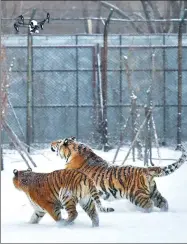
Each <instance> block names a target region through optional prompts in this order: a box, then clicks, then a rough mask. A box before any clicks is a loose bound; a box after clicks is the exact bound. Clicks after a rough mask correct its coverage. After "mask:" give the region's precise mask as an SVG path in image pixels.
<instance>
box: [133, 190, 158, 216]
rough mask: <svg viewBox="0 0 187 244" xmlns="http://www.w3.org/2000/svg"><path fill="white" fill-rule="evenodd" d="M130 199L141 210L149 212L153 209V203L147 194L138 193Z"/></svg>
mask: <svg viewBox="0 0 187 244" xmlns="http://www.w3.org/2000/svg"><path fill="white" fill-rule="evenodd" d="M130 201H131V202H132V203H134V204H135V205H136V206H138V207H140V208H141V209H142V210H143V212H146V213H150V212H151V211H152V209H153V206H154V203H153V200H152V199H151V198H150V196H149V195H147V194H141V195H140V194H139V195H138V196H136V197H135V198H134V199H133V198H131V199H130Z"/></svg>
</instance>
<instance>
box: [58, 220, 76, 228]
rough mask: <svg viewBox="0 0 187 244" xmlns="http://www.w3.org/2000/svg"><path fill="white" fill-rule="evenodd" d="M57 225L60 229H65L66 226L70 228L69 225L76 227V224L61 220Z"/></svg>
mask: <svg viewBox="0 0 187 244" xmlns="http://www.w3.org/2000/svg"><path fill="white" fill-rule="evenodd" d="M57 225H58V227H59V228H61V227H65V226H68V225H74V222H68V221H67V220H65V219H61V220H59V221H58V222H57Z"/></svg>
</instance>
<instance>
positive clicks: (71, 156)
mask: <svg viewBox="0 0 187 244" xmlns="http://www.w3.org/2000/svg"><path fill="white" fill-rule="evenodd" d="M181 149H182V155H181V157H180V158H179V159H178V160H177V161H176V162H175V163H173V164H171V165H168V166H165V167H148V168H144V167H135V166H131V165H128V166H116V165H113V164H109V163H108V162H107V161H105V160H104V159H102V158H101V157H99V156H98V155H97V154H95V153H94V151H93V150H92V149H91V148H90V147H88V146H87V145H85V144H83V143H80V142H78V141H76V140H75V137H70V138H65V139H59V140H56V141H53V142H52V143H51V150H52V151H53V152H54V151H56V152H57V154H59V155H60V157H61V158H65V160H66V165H65V168H66V169H79V170H81V171H82V172H84V173H85V174H87V175H88V176H89V177H90V178H91V179H93V181H94V182H95V185H96V187H97V189H98V191H99V193H100V196H101V197H102V198H103V199H104V200H108V201H111V200H117V199H123V198H125V199H129V201H130V202H131V203H133V204H134V205H136V206H137V207H140V208H141V209H143V211H144V212H151V211H152V209H153V207H157V208H159V209H160V210H161V211H168V202H167V200H166V199H165V198H164V197H163V196H162V195H161V193H160V192H159V191H158V189H157V185H156V182H155V180H154V178H155V177H162V176H167V175H169V174H171V173H173V172H174V171H175V170H177V169H178V168H179V167H180V166H181V165H182V164H183V163H184V162H185V161H186V159H187V154H186V151H185V150H184V148H183V147H182V148H181Z"/></svg>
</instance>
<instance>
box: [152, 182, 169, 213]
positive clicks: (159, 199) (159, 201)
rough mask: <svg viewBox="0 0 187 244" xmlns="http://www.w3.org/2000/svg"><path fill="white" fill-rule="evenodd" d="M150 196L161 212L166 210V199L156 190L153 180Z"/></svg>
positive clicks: (167, 206)
mask: <svg viewBox="0 0 187 244" xmlns="http://www.w3.org/2000/svg"><path fill="white" fill-rule="evenodd" d="M150 197H151V199H152V200H153V202H154V205H155V207H157V208H160V210H161V211H163V212H167V211H168V208H169V205H168V201H167V200H166V199H165V198H164V197H163V196H162V195H161V193H160V192H159V191H158V189H157V186H156V182H155V181H153V182H152V186H151V193H150Z"/></svg>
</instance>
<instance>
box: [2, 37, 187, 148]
mask: <svg viewBox="0 0 187 244" xmlns="http://www.w3.org/2000/svg"><path fill="white" fill-rule="evenodd" d="M70 40H71V43H70V42H69V41H70ZM20 43H21V44H20ZM26 43H27V37H26V36H19V37H18V36H16V37H15V36H9V37H6V38H4V45H5V46H6V56H7V58H6V63H7V67H9V68H10V67H11V70H10V71H11V72H9V87H8V101H9V106H8V113H7V120H8V122H9V124H10V126H11V128H12V129H13V130H14V131H15V133H16V134H17V135H18V137H19V138H20V139H21V140H23V141H26V135H27V134H26V131H27V106H28V105H27V59H28V56H27V55H28V53H27V46H26V45H27V44H26ZM97 43H99V45H100V56H101V57H102V55H101V53H102V47H103V46H102V45H103V39H102V35H93V36H85V35H81V36H64V37H58V38H57V37H55V36H54V37H53V36H50V37H48V36H33V47H32V60H33V62H32V140H31V141H32V143H48V142H50V141H51V140H54V139H56V138H61V137H66V136H76V137H77V138H78V139H79V140H83V141H86V142H89V144H94V145H95V144H97V143H98V140H100V136H101V135H100V132H99V116H98V113H99V109H100V105H99V93H98V91H99V80H98V70H99V66H98V62H97V61H98V60H97V58H98V57H97V55H96V54H97V46H96V44H97ZM177 50H178V49H177V36H176V35H159V36H156V35H153V36H124V35H109V37H108V61H107V62H108V70H107V80H108V82H107V118H108V138H109V142H110V143H111V144H115V143H116V142H118V141H119V140H120V135H121V132H122V131H123V126H124V124H125V121H126V119H127V117H128V116H129V113H130V106H131V98H130V96H131V90H132V89H133V91H134V93H135V95H136V96H137V105H138V109H139V113H140V117H139V121H140V123H141V122H142V121H143V119H144V118H145V115H144V114H145V112H144V105H145V104H146V103H147V97H146V96H147V95H146V94H147V93H146V92H147V90H148V89H149V87H150V85H152V98H153V105H154V106H155V108H154V110H153V116H154V119H155V123H156V127H157V132H158V137H159V140H160V142H163V141H165V142H167V141H168V142H169V141H171V140H172V141H174V143H175V141H176V139H175V138H176V134H177V89H178V88H177V87H178V85H177V82H178V64H177ZM186 50H187V46H186V43H185V42H184V45H183V73H182V74H183V81H185V79H186V76H187V69H186V67H187V63H186V62H187V61H186V60H187V57H186V55H187V51H186ZM127 61H128V67H129V70H127V67H126V62H127ZM153 61H154V62H153ZM101 71H102V66H101ZM127 71H128V72H129V75H130V84H129V81H128V79H127ZM129 85H130V86H129ZM186 86H187V85H186V84H185V82H183V91H182V109H183V111H184V114H185V110H186V105H187V96H186V92H187V87H186ZM186 123H187V119H186V117H185V116H182V131H183V134H182V136H183V139H186V138H187V130H186V128H187V126H186ZM130 129H131V125H129V130H128V132H127V133H126V135H125V140H126V141H128V140H131V132H130ZM3 135H4V136H3V141H4V143H9V139H8V137H7V136H6V134H5V133H4V134H3ZM142 136H143V135H142Z"/></svg>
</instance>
